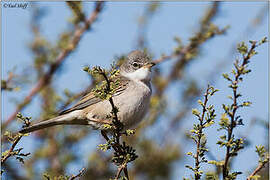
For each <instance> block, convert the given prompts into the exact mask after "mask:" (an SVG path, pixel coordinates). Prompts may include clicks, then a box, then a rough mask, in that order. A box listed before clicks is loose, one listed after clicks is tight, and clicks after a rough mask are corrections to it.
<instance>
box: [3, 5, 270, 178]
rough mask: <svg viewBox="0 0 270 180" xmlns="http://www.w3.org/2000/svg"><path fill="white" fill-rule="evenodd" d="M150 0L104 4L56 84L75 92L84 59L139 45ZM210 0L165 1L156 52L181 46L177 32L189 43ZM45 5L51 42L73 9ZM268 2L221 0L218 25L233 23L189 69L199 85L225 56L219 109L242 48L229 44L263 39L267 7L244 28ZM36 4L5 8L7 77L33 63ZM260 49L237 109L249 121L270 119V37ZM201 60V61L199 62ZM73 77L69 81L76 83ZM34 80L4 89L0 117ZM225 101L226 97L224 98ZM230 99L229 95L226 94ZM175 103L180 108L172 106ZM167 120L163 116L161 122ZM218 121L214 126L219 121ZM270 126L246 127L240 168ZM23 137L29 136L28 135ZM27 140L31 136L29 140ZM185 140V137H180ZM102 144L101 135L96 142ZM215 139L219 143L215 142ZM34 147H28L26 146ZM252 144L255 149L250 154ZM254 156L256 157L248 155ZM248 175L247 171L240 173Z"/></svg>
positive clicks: (179, 170)
mask: <svg viewBox="0 0 270 180" xmlns="http://www.w3.org/2000/svg"><path fill="white" fill-rule="evenodd" d="M84 4H85V8H84V10H85V11H86V12H91V10H92V9H93V3H91V2H88V3H84ZM146 4H147V3H145V2H109V3H107V4H106V6H105V8H104V11H103V12H102V14H101V16H99V19H98V22H96V23H95V24H94V25H93V30H92V31H90V32H88V33H86V34H85V35H84V37H83V38H82V40H81V42H80V44H79V46H78V48H77V50H76V51H75V52H74V53H72V55H71V56H69V57H68V58H67V59H66V61H65V63H64V68H62V69H61V72H62V73H61V74H60V73H58V74H56V76H55V77H54V78H56V83H55V84H54V85H55V86H56V87H57V88H58V90H59V92H62V91H63V90H64V89H65V88H68V89H69V90H70V91H72V92H76V91H79V90H82V89H84V87H86V86H87V84H88V83H89V80H88V76H87V74H86V73H85V72H83V71H82V67H83V66H84V65H100V66H103V67H109V64H110V63H111V62H113V60H114V57H115V55H121V54H123V53H128V52H129V51H131V50H133V49H134V48H135V47H136V44H137V41H136V38H137V35H138V25H137V22H138V18H139V16H140V15H142V14H143V11H144V9H145V8H144V7H145V5H146ZM209 4H210V3H209V2H166V3H165V2H162V3H161V7H160V10H159V11H158V12H157V13H156V14H155V15H154V16H153V18H152V21H151V23H150V24H149V26H148V30H147V33H146V36H147V42H148V45H149V47H150V50H151V52H153V53H154V54H155V58H158V57H159V56H160V55H161V54H162V53H170V52H171V50H172V49H173V48H174V47H175V46H176V43H175V42H174V41H173V37H174V36H179V37H181V38H182V40H183V42H184V43H187V42H188V38H189V37H190V36H191V35H192V34H193V33H194V32H196V30H197V27H198V26H199V25H198V22H199V18H200V17H201V16H202V15H203V14H204V11H205V10H206V8H207V7H208V6H209ZM39 5H40V6H41V7H43V8H46V9H47V13H46V15H45V17H44V18H43V19H42V21H41V22H40V24H41V33H42V34H43V35H44V36H45V37H46V38H48V39H49V40H50V41H51V42H54V41H55V39H57V37H58V35H59V34H60V33H61V32H62V31H63V30H65V29H67V28H68V23H67V22H66V20H67V19H68V18H69V17H70V16H71V12H70V11H69V9H68V8H67V7H66V5H65V4H64V3H63V2H43V3H39ZM265 5H266V2H224V3H222V4H221V9H220V14H219V15H218V16H217V18H216V19H215V20H214V23H215V24H216V25H218V26H219V27H225V26H226V25H230V29H229V30H228V33H227V34H226V35H225V36H219V37H216V38H214V39H213V40H210V41H209V42H207V43H206V44H205V46H204V48H203V51H202V54H201V55H200V56H199V57H198V58H197V59H196V61H194V62H193V63H192V64H191V65H190V67H189V69H188V71H187V72H186V76H188V75H192V77H196V79H197V80H198V81H199V82H200V84H201V85H202V86H204V85H205V87H206V84H207V83H208V82H209V73H210V72H212V70H213V68H215V67H216V65H217V64H218V63H219V62H221V61H223V60H224V59H225V60H226V61H228V62H227V63H226V64H227V65H226V66H225V67H222V71H221V72H219V73H220V74H218V75H216V84H215V87H216V88H218V89H221V90H222V91H220V92H219V93H217V95H216V97H215V101H213V102H212V103H213V104H214V105H216V107H217V110H218V112H222V111H221V106H220V102H224V97H226V96H227V95H229V94H230V90H229V89H228V88H227V82H226V81H225V80H223V79H222V78H221V74H222V73H223V72H230V70H231V68H232V62H233V60H234V58H236V57H238V56H237V55H235V56H233V57H230V56H229V57H230V58H229V59H226V58H228V53H229V52H230V49H231V47H232V46H235V47H236V44H235V41H236V40H237V41H241V40H245V41H247V40H250V39H251V40H259V39H261V38H262V37H264V36H267V35H268V13H267V15H266V17H265V18H264V20H263V23H262V25H261V26H259V27H258V29H257V30H256V32H255V33H252V34H249V36H248V37H245V36H244V34H243V32H244V31H245V29H246V27H247V26H248V24H250V22H251V20H252V19H253V18H254V16H255V15H256V14H258V13H259V11H261V10H262V8H263V6H265ZM30 9H31V7H28V8H26V9H16V8H2V78H3V79H6V78H7V75H8V73H7V72H8V71H10V70H12V69H13V68H14V67H17V68H16V70H17V71H18V72H21V71H23V69H22V68H21V67H23V66H25V65H29V64H31V63H32V59H33V55H32V54H31V52H30V50H29V48H28V47H27V45H28V44H29V43H30V42H31V40H32V33H31V30H30V26H29V25H30V18H31V10H30ZM258 51H259V54H258V55H256V56H255V57H254V58H252V60H251V63H250V67H251V68H252V73H251V74H249V75H248V76H247V77H246V80H245V81H244V83H243V84H242V87H241V92H242V93H243V95H244V96H245V95H248V97H249V99H248V100H250V101H252V102H253V105H252V106H251V107H250V108H248V109H243V110H241V111H240V114H241V115H243V118H244V119H247V121H244V123H245V124H246V126H248V120H249V119H251V118H254V117H258V118H262V119H264V120H267V117H268V101H267V100H268V93H267V92H268V82H269V80H268V67H269V66H268V61H267V60H268V44H265V45H263V46H261V47H259V48H258ZM172 62H173V60H172V61H170V62H166V63H164V64H162V65H160V66H161V69H162V71H163V72H165V73H166V70H167V69H168V67H169V66H170V65H171V64H172ZM202 62H203V63H202ZM71 82H72V83H71ZM179 86H180V87H181V84H180V85H175V86H172V87H170V88H169V90H168V92H169V93H168V97H172V96H174V95H175V93H176V92H177V90H178V88H179ZM29 88H30V87H28V88H25V89H22V90H21V91H20V92H18V93H10V92H4V93H2V119H6V117H8V116H9V115H10V114H11V113H12V112H13V111H14V107H15V106H14V102H13V101H11V100H12V99H14V98H16V99H21V98H22V97H24V95H26V94H27V93H28V92H29ZM226 101H227V100H226ZM227 102H228V101H227ZM38 104H39V100H38V98H35V99H34V102H33V103H31V105H30V106H28V108H26V109H25V111H24V113H25V114H31V115H32V116H33V117H36V116H37V115H38V114H39V110H40V109H39V108H38ZM175 104H177V105H179V106H180V107H181V102H179V101H175V102H174V101H172V102H171V104H170V105H171V106H172V108H173V107H174V105H175ZM175 111H177V109H176V110H175ZM187 118H189V121H185V123H184V124H183V127H182V130H186V128H191V125H192V123H193V122H192V120H195V119H194V118H193V117H192V116H189V117H187ZM162 125H163V123H162V122H160V127H162ZM215 128H216V126H215ZM243 132H244V128H242V129H241V128H239V129H237V133H236V134H238V135H239V134H241V133H243ZM215 133H216V131H215V129H210V130H209V134H210V136H211V135H214V134H215ZM264 135H265V132H264V131H263V129H262V128H261V127H260V126H256V125H255V126H254V128H253V131H252V132H251V134H250V135H249V138H250V139H251V140H252V142H253V144H252V145H251V146H250V148H247V149H246V150H244V151H243V153H242V156H241V157H239V158H238V159H237V160H236V161H237V162H238V164H236V165H237V166H236V167H237V170H240V171H241V170H242V171H243V172H244V174H245V173H246V169H250V168H252V167H254V165H255V162H256V161H257V156H256V154H255V152H254V149H255V144H264V143H265V141H266V140H265V139H264V138H265V136H264ZM25 139H26V138H25ZM24 141H25V142H22V143H27V142H29V141H30V140H27V139H26V140H24ZM183 141H185V140H184V139H183ZM215 142H216V139H215V138H211V139H210V141H209V146H215ZM96 144H98V142H96ZM191 146H192V144H189V145H188V146H187V147H185V148H184V151H187V150H188V149H189V148H191ZM215 147H217V146H215ZM27 150H29V151H31V149H30V148H29V149H26V151H27ZM213 151H214V152H215V155H216V156H217V157H218V158H220V159H221V158H222V157H223V154H224V153H223V152H222V151H221V152H219V151H216V150H215V149H213ZM251 152H253V153H252V155H251V154H250V153H251ZM187 162H188V163H191V161H190V159H189V158H186V159H185V160H184V162H183V161H181V162H180V163H177V164H176V166H175V171H174V177H179V176H180V177H182V176H188V175H189V174H190V173H191V172H190V171H189V170H187V169H185V168H183V167H182V166H183V163H187ZM249 162H254V163H249ZM242 177H244V176H242Z"/></svg>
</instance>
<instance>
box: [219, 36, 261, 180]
mask: <svg viewBox="0 0 270 180" xmlns="http://www.w3.org/2000/svg"><path fill="white" fill-rule="evenodd" d="M256 47H257V42H255V41H254V42H252V45H251V48H250V49H249V51H248V53H247V55H246V56H244V55H243V62H242V65H241V66H240V67H238V65H237V64H235V68H236V70H237V72H236V75H235V79H234V81H233V82H232V85H233V88H232V89H233V104H232V107H233V110H232V113H231V114H230V118H231V122H230V127H229V128H228V138H227V141H228V142H229V141H231V138H232V135H233V129H234V127H235V126H236V124H237V122H236V119H235V116H236V111H237V109H238V108H239V107H240V106H239V105H238V102H237V99H238V97H239V96H238V92H237V87H238V86H237V84H238V83H239V78H240V76H241V75H242V74H243V70H244V67H245V66H246V65H247V64H248V62H249V61H248V60H249V59H250V58H251V56H252V55H254V54H253V53H254V52H255V51H254V49H255V48H256ZM230 150H231V147H230V146H227V147H226V156H225V161H224V166H223V179H225V178H226V177H227V176H228V173H229V170H228V163H229V159H230V157H231V156H232V154H231V153H230Z"/></svg>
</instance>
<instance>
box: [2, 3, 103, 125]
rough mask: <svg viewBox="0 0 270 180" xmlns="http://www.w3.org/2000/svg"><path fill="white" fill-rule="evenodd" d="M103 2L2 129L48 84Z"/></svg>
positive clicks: (96, 16) (93, 19)
mask: <svg viewBox="0 0 270 180" xmlns="http://www.w3.org/2000/svg"><path fill="white" fill-rule="evenodd" d="M103 4H104V3H103V2H97V3H96V7H95V10H94V11H93V12H92V14H91V16H90V18H89V19H87V20H86V21H85V22H84V25H83V27H81V28H79V27H77V29H76V30H75V32H74V34H73V38H72V40H71V42H70V44H69V46H68V48H66V49H64V50H63V51H62V52H61V53H60V54H59V56H58V57H57V58H56V60H55V62H54V63H52V64H51V65H50V68H49V70H48V72H47V73H45V74H44V75H43V76H42V77H40V79H39V80H38V82H37V83H36V85H35V86H34V87H33V88H32V90H31V91H30V92H29V94H28V95H27V96H26V97H25V98H24V100H23V101H22V102H21V103H19V104H18V105H17V108H16V110H15V111H14V112H13V113H12V114H11V115H10V116H9V118H8V119H7V120H6V121H5V123H4V127H6V126H7V125H9V123H11V121H12V120H13V119H14V118H15V117H16V114H17V113H18V112H19V111H21V110H22V109H23V108H24V107H25V106H26V105H27V104H29V103H30V102H31V101H32V99H33V98H34V97H35V96H36V95H37V93H38V92H39V91H40V90H42V89H43V88H44V87H45V86H46V85H47V84H49V83H50V80H51V78H52V76H53V75H54V73H55V72H56V71H57V70H58V69H59V67H60V66H61V65H62V63H63V62H64V60H65V59H66V58H67V57H68V56H69V55H70V53H71V52H72V51H73V50H74V49H75V48H76V47H77V45H78V43H79V41H80V40H81V38H82V35H83V34H84V32H85V31H87V30H89V29H90V28H91V25H92V24H93V23H94V22H95V21H96V20H97V18H98V15H99V13H100V12H101V10H102V7H103Z"/></svg>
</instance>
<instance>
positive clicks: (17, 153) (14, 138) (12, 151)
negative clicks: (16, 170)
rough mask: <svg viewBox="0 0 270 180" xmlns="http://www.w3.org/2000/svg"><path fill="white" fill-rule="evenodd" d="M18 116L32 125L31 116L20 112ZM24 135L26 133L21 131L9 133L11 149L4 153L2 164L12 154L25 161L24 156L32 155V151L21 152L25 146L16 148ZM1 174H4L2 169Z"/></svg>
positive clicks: (26, 123)
mask: <svg viewBox="0 0 270 180" xmlns="http://www.w3.org/2000/svg"><path fill="white" fill-rule="evenodd" d="M17 118H18V119H20V120H22V121H23V122H24V126H25V127H28V126H30V121H29V120H30V119H31V118H30V117H24V116H23V115H22V114H21V113H18V114H17ZM23 136H25V135H24V134H21V133H18V134H16V135H15V136H12V135H11V134H10V133H9V132H8V133H7V138H8V139H9V141H11V142H12V145H11V147H10V149H9V150H7V151H6V152H4V153H2V156H1V164H4V163H5V162H6V160H7V159H8V158H10V157H11V156H17V157H16V158H17V159H18V160H19V161H21V162H24V161H23V159H22V157H25V156H28V155H30V153H26V154H24V153H20V152H21V150H22V149H23V148H19V149H15V147H16V146H17V144H18V143H19V141H20V140H21V139H22V137H23ZM1 174H2V171H1Z"/></svg>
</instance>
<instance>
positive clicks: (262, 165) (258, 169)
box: [247, 158, 269, 180]
mask: <svg viewBox="0 0 270 180" xmlns="http://www.w3.org/2000/svg"><path fill="white" fill-rule="evenodd" d="M267 163H269V158H268V161H266V162H263V163H260V164H259V165H258V167H257V168H256V169H255V170H254V171H253V172H252V173H251V174H250V176H248V178H247V180H251V177H252V176H255V175H256V174H258V172H259V171H260V170H261V169H262V168H264V167H265V165H266V164H267Z"/></svg>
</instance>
